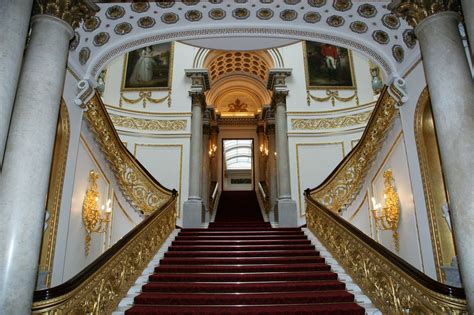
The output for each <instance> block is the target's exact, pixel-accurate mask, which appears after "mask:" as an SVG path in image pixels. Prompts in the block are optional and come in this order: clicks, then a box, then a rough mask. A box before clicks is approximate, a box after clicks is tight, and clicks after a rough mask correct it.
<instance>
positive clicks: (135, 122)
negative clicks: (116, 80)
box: [109, 114, 187, 131]
mask: <svg viewBox="0 0 474 315" xmlns="http://www.w3.org/2000/svg"><path fill="white" fill-rule="evenodd" d="M109 115H110V119H111V120H112V122H113V123H114V126H115V127H123V128H129V129H137V130H144V131H184V130H186V125H187V121H186V120H152V119H142V118H136V117H126V116H119V115H114V114H109Z"/></svg>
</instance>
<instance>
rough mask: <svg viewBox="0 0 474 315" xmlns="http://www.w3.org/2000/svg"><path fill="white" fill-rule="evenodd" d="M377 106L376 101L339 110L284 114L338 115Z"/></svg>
mask: <svg viewBox="0 0 474 315" xmlns="http://www.w3.org/2000/svg"><path fill="white" fill-rule="evenodd" d="M375 104H377V101H372V102H369V103H365V104H361V105H359V106H354V107H348V108H340V109H332V110H320V111H311V112H308V111H302V112H286V114H287V115H288V116H290V115H292V116H320V115H321V114H323V115H324V114H328V113H338V112H354V111H359V110H362V109H366V108H369V107H374V106H375Z"/></svg>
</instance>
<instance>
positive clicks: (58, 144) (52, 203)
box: [39, 99, 70, 287]
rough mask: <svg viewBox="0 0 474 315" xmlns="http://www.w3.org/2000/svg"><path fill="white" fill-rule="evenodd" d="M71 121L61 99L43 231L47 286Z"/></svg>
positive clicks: (43, 269) (42, 258)
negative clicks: (44, 228)
mask: <svg viewBox="0 0 474 315" xmlns="http://www.w3.org/2000/svg"><path fill="white" fill-rule="evenodd" d="M69 137H70V121H69V112H68V110H67V106H66V103H65V102H64V99H63V100H61V106H60V110H59V120H58V125H57V128H56V139H55V142H54V151H53V164H52V165H51V175H50V179H49V188H48V197H47V201H46V212H47V215H48V216H49V219H47V220H46V224H47V228H46V230H44V232H43V240H42V243H41V244H42V245H41V255H40V262H39V270H40V272H46V279H45V283H44V284H45V286H46V287H49V286H50V285H51V276H52V275H51V273H52V271H53V261H54V252H55V248H56V238H57V232H58V223H59V211H60V209H61V197H62V193H63V186H64V175H65V172H66V163H67V154H68V148H69Z"/></svg>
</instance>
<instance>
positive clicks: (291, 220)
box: [276, 199, 298, 227]
mask: <svg viewBox="0 0 474 315" xmlns="http://www.w3.org/2000/svg"><path fill="white" fill-rule="evenodd" d="M276 210H277V211H278V219H279V220H278V223H279V226H280V227H297V226H298V210H297V208H296V201H294V200H291V199H278V203H277V209H276Z"/></svg>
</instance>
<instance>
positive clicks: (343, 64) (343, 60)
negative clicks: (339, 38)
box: [304, 41, 356, 89]
mask: <svg viewBox="0 0 474 315" xmlns="http://www.w3.org/2000/svg"><path fill="white" fill-rule="evenodd" d="M304 47H305V49H304V53H305V62H306V67H305V68H306V84H307V87H308V89H353V88H355V87H356V86H355V80H354V73H353V69H352V63H353V61H352V54H351V52H350V51H349V50H347V49H346V48H342V47H338V46H334V45H330V44H323V43H317V42H310V41H306V42H305V43H304Z"/></svg>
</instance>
